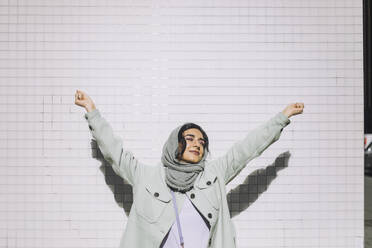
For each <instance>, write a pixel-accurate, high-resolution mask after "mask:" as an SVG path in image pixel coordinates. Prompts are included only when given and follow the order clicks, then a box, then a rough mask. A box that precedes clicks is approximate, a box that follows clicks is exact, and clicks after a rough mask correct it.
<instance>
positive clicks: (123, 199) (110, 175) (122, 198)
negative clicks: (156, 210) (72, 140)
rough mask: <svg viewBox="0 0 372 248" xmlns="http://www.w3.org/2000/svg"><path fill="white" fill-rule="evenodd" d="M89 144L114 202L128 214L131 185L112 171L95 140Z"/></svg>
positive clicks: (131, 192) (131, 193)
mask: <svg viewBox="0 0 372 248" xmlns="http://www.w3.org/2000/svg"><path fill="white" fill-rule="evenodd" d="M90 144H91V148H92V157H93V158H95V159H97V160H98V161H100V162H101V163H102V164H101V166H100V167H99V169H100V171H101V172H102V173H103V175H104V176H105V182H106V184H107V186H108V187H109V188H110V189H111V191H112V193H113V194H114V199H115V202H116V203H117V204H118V205H119V207H121V208H123V209H124V212H125V214H126V215H127V216H129V212H130V209H131V207H132V204H133V190H132V185H130V184H129V183H128V182H126V181H125V180H124V179H123V178H121V177H120V176H118V175H117V174H116V173H115V172H114V170H113V169H112V167H111V165H110V164H109V163H108V162H107V161H106V160H105V159H104V157H103V155H102V153H101V151H100V149H99V147H98V145H97V141H96V140H94V139H92V140H91V142H90Z"/></svg>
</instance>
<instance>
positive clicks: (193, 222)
mask: <svg viewBox="0 0 372 248" xmlns="http://www.w3.org/2000/svg"><path fill="white" fill-rule="evenodd" d="M179 216H180V224H181V230H182V235H183V241H184V248H206V247H207V245H208V238H209V229H208V227H207V225H206V224H205V222H204V220H203V218H202V217H201V216H200V214H199V213H198V211H197V210H196V209H195V207H194V205H192V203H191V202H190V199H189V198H188V197H186V199H185V201H184V204H183V206H182V209H181V212H180V213H179ZM179 247H181V246H180V236H179V234H178V229H177V221H174V223H173V225H172V228H171V230H170V232H169V235H168V239H167V241H166V242H165V244H164V246H163V248H179Z"/></svg>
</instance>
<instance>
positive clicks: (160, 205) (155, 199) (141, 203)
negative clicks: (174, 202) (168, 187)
mask: <svg viewBox="0 0 372 248" xmlns="http://www.w3.org/2000/svg"><path fill="white" fill-rule="evenodd" d="M170 200H171V199H170V197H169V196H168V195H166V194H165V193H164V192H158V191H156V190H154V189H152V188H151V187H149V186H145V187H143V188H142V189H141V191H140V192H138V193H137V200H136V204H135V208H136V211H137V214H138V215H140V216H142V217H143V218H144V219H145V220H146V221H148V222H149V223H155V222H157V221H158V220H159V217H160V216H161V215H162V213H163V212H164V210H165V208H166V207H167V204H169V202H170Z"/></svg>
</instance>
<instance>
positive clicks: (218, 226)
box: [75, 90, 304, 248]
mask: <svg viewBox="0 0 372 248" xmlns="http://www.w3.org/2000/svg"><path fill="white" fill-rule="evenodd" d="M75 104H76V105H78V106H81V107H84V108H85V109H86V111H87V113H85V115H84V116H85V118H86V120H87V122H88V124H89V129H90V130H91V133H92V136H93V137H94V138H95V139H96V141H97V144H98V146H99V148H100V150H101V152H102V154H103V156H104V158H105V159H106V160H107V161H108V162H109V163H110V164H111V165H112V167H113V170H114V171H115V173H117V174H118V175H119V176H121V177H122V178H123V179H125V180H126V181H127V182H128V183H130V184H131V185H132V187H133V196H134V197H133V205H132V208H131V211H130V213H129V217H128V222H127V226H126V228H125V231H124V234H123V237H122V239H121V243H120V247H121V248H132V247H133V248H135V247H138V248H139V247H141V248H150V247H151V248H152V247H153V248H159V247H162V248H176V247H187V248H191V247H192V248H206V247H214V248H227V247H228V248H230V247H236V244H235V227H234V224H233V222H232V221H231V218H230V214H229V209H228V205H227V199H226V188H225V185H226V184H227V183H229V182H230V181H231V180H232V179H234V178H235V176H237V175H238V174H239V172H240V171H241V170H242V169H243V168H244V167H245V166H246V165H247V163H248V162H249V161H250V160H252V159H254V158H255V157H257V156H259V155H260V154H261V153H262V152H263V151H264V150H265V149H266V148H267V147H268V146H269V145H271V144H272V143H274V142H275V141H276V140H278V139H279V137H280V134H281V132H282V130H283V128H284V127H285V126H287V125H288V124H289V123H290V120H289V117H291V116H293V115H297V114H300V113H302V112H303V108H304V104H303V103H294V104H289V105H288V106H287V107H286V108H285V109H284V110H283V111H282V112H279V113H277V114H276V115H275V116H274V117H272V118H271V119H270V120H268V121H267V122H266V123H264V124H262V125H260V126H259V127H257V128H256V129H254V130H252V131H250V132H249V133H248V134H247V136H246V137H245V138H244V139H242V140H240V141H238V142H236V143H235V144H234V145H233V146H232V147H231V148H230V149H229V151H228V152H227V153H226V154H225V155H224V156H221V157H219V158H217V159H215V160H212V161H207V160H206V157H207V155H208V152H209V151H208V144H209V140H208V136H207V135H206V133H205V132H204V130H203V129H202V128H201V127H200V126H198V125H196V124H194V123H186V124H184V125H180V126H178V127H177V128H175V129H174V130H173V131H172V132H171V134H170V135H169V137H168V140H167V141H166V143H165V144H164V146H163V150H162V157H161V162H160V163H159V164H158V165H157V166H149V165H145V164H143V163H141V162H139V161H138V160H137V159H136V158H135V157H134V155H133V154H132V153H131V152H130V151H128V150H126V148H125V146H124V147H123V145H122V144H123V141H122V139H121V138H120V137H118V136H115V135H114V133H113V130H112V128H111V126H110V125H109V123H108V122H107V121H106V120H105V119H104V118H103V117H102V116H101V114H100V112H99V110H98V109H96V107H95V105H94V103H93V101H92V99H91V98H90V97H89V96H88V95H87V94H86V93H84V92H83V91H80V90H77V91H76V93H75Z"/></svg>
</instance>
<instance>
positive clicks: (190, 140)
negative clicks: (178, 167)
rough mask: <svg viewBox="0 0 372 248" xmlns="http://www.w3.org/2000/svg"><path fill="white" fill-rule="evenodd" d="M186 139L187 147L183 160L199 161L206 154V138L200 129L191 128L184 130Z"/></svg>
mask: <svg viewBox="0 0 372 248" xmlns="http://www.w3.org/2000/svg"><path fill="white" fill-rule="evenodd" d="M183 137H184V138H185V140H186V148H185V151H184V152H183V154H182V157H181V160H182V161H185V162H188V163H198V162H199V161H200V160H201V159H202V157H203V154H204V144H205V140H204V138H203V134H202V133H201V132H200V130H199V129H196V128H190V129H187V130H186V131H184V132H183Z"/></svg>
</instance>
